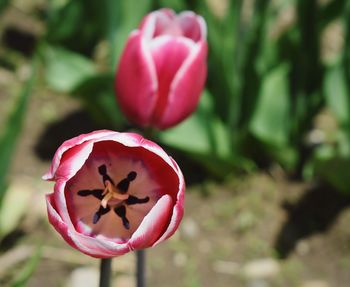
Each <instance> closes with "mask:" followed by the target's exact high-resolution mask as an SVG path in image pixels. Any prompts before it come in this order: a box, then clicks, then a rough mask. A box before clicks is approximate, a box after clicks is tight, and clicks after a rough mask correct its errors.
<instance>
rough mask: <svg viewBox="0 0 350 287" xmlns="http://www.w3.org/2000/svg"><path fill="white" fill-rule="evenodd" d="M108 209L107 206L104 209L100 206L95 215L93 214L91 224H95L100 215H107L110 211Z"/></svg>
mask: <svg viewBox="0 0 350 287" xmlns="http://www.w3.org/2000/svg"><path fill="white" fill-rule="evenodd" d="M110 210H111V209H110V207H109V206H108V205H107V206H106V208H104V207H103V206H102V205H100V208H99V209H98V210H97V211H96V213H95V214H94V217H93V219H92V223H93V224H96V223H97V222H98V221H99V220H100V218H101V216H102V215H105V214H106V213H108V212H109V211H110Z"/></svg>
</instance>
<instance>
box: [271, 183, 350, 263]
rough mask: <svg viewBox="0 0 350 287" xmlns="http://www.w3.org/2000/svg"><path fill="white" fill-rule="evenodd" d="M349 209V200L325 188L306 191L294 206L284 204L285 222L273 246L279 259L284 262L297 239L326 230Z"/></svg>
mask: <svg viewBox="0 0 350 287" xmlns="http://www.w3.org/2000/svg"><path fill="white" fill-rule="evenodd" d="M349 206H350V197H349V196H346V195H344V194H342V193H340V192H337V191H336V190H334V189H332V188H330V187H327V186H318V187H316V188H314V189H311V190H309V191H307V192H306V193H305V194H304V196H303V197H302V198H301V199H300V200H299V201H298V202H297V203H296V204H290V203H286V202H284V203H283V208H284V209H286V211H287V212H288V220H287V222H286V223H285V224H284V226H282V228H281V230H280V232H279V235H278V237H277V239H276V242H275V248H276V251H277V252H278V254H279V256H280V257H281V258H282V259H284V258H287V257H288V255H289V254H290V253H291V252H292V251H293V250H294V248H295V246H296V244H297V243H298V241H299V240H300V239H303V238H307V237H309V236H311V235H313V234H315V233H320V232H324V231H326V230H328V229H329V228H330V227H331V226H332V224H333V223H334V222H335V221H336V219H337V217H338V215H339V214H340V213H341V211H342V210H344V209H345V208H347V207H349Z"/></svg>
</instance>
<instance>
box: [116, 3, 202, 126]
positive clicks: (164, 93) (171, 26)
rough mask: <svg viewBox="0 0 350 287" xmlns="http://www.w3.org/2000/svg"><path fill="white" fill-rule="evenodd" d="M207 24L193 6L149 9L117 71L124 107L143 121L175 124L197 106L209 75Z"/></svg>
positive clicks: (131, 116)
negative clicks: (177, 12) (177, 9)
mask: <svg viewBox="0 0 350 287" xmlns="http://www.w3.org/2000/svg"><path fill="white" fill-rule="evenodd" d="M206 57H207V42H206V24H205V21H204V20H203V18H202V17H201V16H199V15H196V14H195V13H193V12H191V11H184V12H182V13H180V14H178V15H176V14H175V13H174V11H172V10H170V9H161V10H158V11H155V12H152V13H150V14H148V15H147V16H146V17H145V18H144V19H143V20H142V22H141V24H140V27H139V29H137V30H135V31H133V32H132V33H131V34H130V36H129V38H128V41H127V43H126V46H125V48H124V52H123V54H122V56H121V60H120V63H119V67H118V70H117V74H116V82H115V83H116V85H115V88H116V94H117V99H118V102H119V104H120V106H121V109H122V111H123V112H124V114H125V115H126V116H127V117H128V119H129V120H131V121H132V122H134V123H136V124H138V125H140V126H143V127H145V126H151V127H156V128H159V129H166V128H169V127H172V126H174V125H176V124H178V123H179V122H181V121H182V120H184V119H185V118H186V117H188V116H189V115H190V114H191V113H192V112H193V111H194V110H195V108H196V106H197V103H198V100H199V97H200V94H201V92H202V90H203V87H204V83H205V79H206V74H207V64H206Z"/></svg>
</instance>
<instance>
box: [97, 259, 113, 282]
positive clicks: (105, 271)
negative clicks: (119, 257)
mask: <svg viewBox="0 0 350 287" xmlns="http://www.w3.org/2000/svg"><path fill="white" fill-rule="evenodd" d="M111 265H112V259H111V258H105V259H101V265H100V285H99V286H100V287H110V286H111Z"/></svg>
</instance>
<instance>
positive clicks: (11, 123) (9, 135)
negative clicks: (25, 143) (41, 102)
mask: <svg viewBox="0 0 350 287" xmlns="http://www.w3.org/2000/svg"><path fill="white" fill-rule="evenodd" d="M36 65H37V63H36V59H34V60H33V64H32V70H31V75H30V77H29V79H28V80H27V82H26V83H25V84H24V87H23V90H22V92H21V94H20V96H19V98H18V100H17V103H16V105H15V107H14V110H13V111H12V113H11V114H10V116H9V118H8V120H7V123H6V125H5V129H4V131H3V133H2V134H1V137H0V206H1V203H2V199H3V197H4V194H5V191H6V187H7V183H6V175H7V171H8V169H9V166H10V163H11V159H12V156H13V153H14V150H15V147H16V142H17V140H18V136H19V134H20V132H21V128H22V125H23V120H24V117H25V113H26V110H27V105H28V99H29V96H30V94H31V92H32V88H33V82H34V75H35V72H36Z"/></svg>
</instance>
